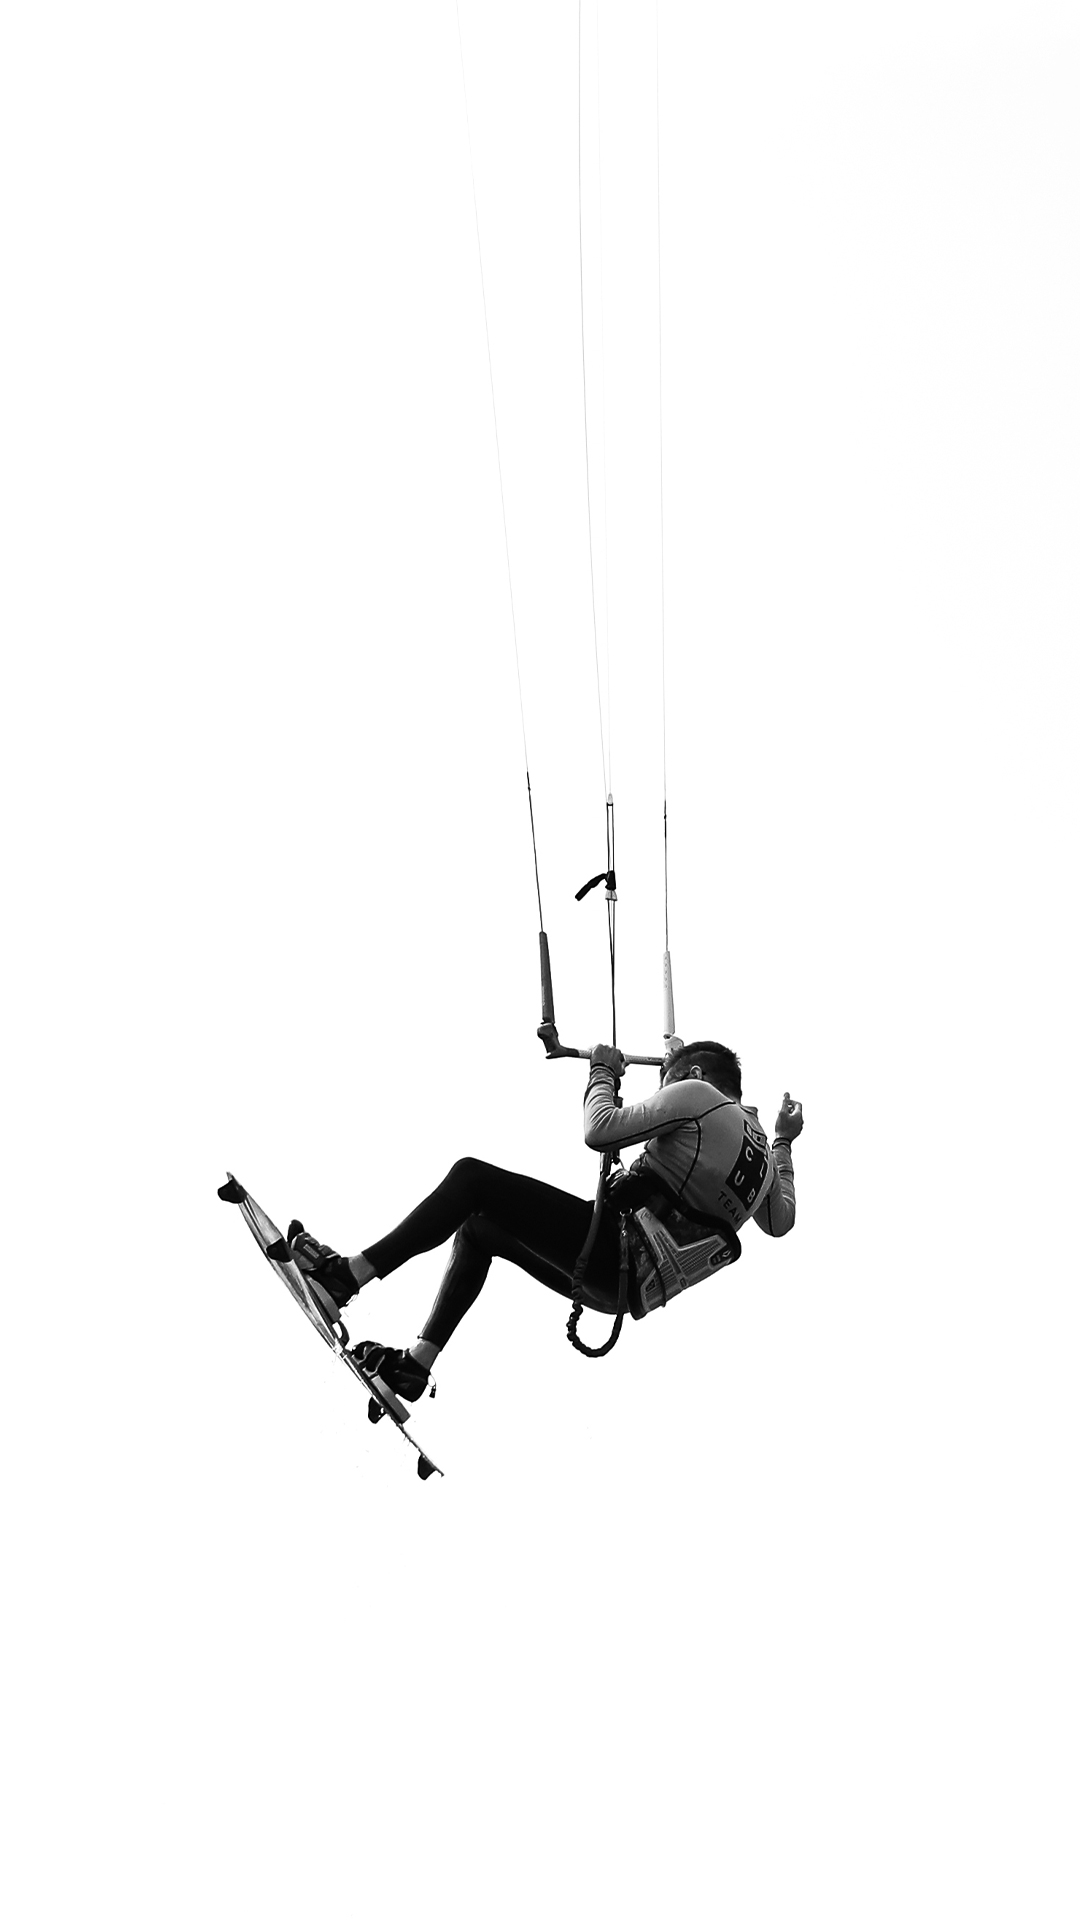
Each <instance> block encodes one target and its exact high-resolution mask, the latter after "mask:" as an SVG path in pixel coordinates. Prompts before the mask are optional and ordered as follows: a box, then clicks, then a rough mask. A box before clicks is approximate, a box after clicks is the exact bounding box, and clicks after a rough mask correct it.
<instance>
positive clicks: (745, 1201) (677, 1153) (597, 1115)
mask: <svg viewBox="0 0 1080 1920" xmlns="http://www.w3.org/2000/svg"><path fill="white" fill-rule="evenodd" d="M642 1141H644V1142H645V1151H644V1153H643V1154H642V1155H641V1157H640V1159H639V1160H638V1161H637V1162H635V1165H636V1166H638V1167H640V1168H641V1169H642V1171H646V1172H649V1173H652V1174H654V1175H655V1176H656V1178H657V1179H658V1180H660V1181H661V1182H662V1184H663V1185H664V1186H665V1187H666V1188H667V1190H668V1192H669V1193H671V1194H672V1195H673V1197H674V1198H675V1199H676V1200H677V1201H678V1200H681V1201H683V1202H684V1203H685V1204H686V1205H687V1206H689V1207H692V1208H693V1209H694V1211H695V1212H697V1213H703V1214H707V1215H708V1216H709V1217H710V1218H712V1219H724V1220H727V1221H729V1222H730V1224H731V1225H732V1226H733V1227H734V1228H735V1230H736V1232H737V1231H738V1230H739V1228H740V1227H743V1226H745V1224H746V1222H747V1220H749V1219H754V1220H756V1221H757V1224H758V1226H759V1227H761V1228H762V1230H763V1231H764V1232H765V1233H768V1234H772V1235H774V1236H779V1235H780V1234H782V1233H787V1232H789V1230H790V1229H791V1228H792V1227H793V1226H794V1224H795V1180H794V1175H793V1173H792V1167H791V1147H790V1144H789V1143H788V1142H787V1141H786V1140H777V1141H775V1142H774V1144H773V1146H772V1147H771V1148H770V1146H769V1143H768V1141H767V1139H766V1137H765V1134H764V1133H763V1131H762V1128H761V1122H760V1120H759V1119H758V1113H757V1108H756V1107H747V1106H741V1105H740V1104H739V1102H738V1101H737V1100H732V1099H731V1098H729V1096H728V1095H727V1094H726V1093H720V1092H719V1091H718V1090H717V1088H716V1087H713V1086H710V1085H709V1083H708V1081H707V1080H674V1081H672V1083H671V1084H670V1086H666V1087H660V1088H659V1090H658V1091H657V1092H656V1093H653V1094H650V1095H649V1097H648V1099H646V1100H637V1101H635V1102H633V1104H627V1105H626V1106H624V1107H618V1106H616V1104H615V1076H614V1074H613V1073H612V1071H611V1068H610V1067H602V1066H595V1067H593V1068H592V1071H591V1072H590V1074H589V1084H588V1086H587V1088H586V1090H585V1144H586V1146H587V1147H593V1148H595V1150H596V1152H597V1153H603V1152H605V1151H606V1150H607V1149H608V1148H612V1149H614V1148H617V1147H618V1148H622V1147H629V1146H637V1145H639V1144H640V1143H641V1142H642Z"/></svg>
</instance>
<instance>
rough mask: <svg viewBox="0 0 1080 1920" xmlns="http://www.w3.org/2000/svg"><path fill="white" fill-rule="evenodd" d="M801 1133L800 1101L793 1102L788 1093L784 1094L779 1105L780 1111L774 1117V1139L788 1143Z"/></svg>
mask: <svg viewBox="0 0 1080 1920" xmlns="http://www.w3.org/2000/svg"><path fill="white" fill-rule="evenodd" d="M801 1132H802V1101H801V1100H793V1099H792V1097H791V1095H790V1093H785V1095H784V1098H783V1100H782V1101H781V1103H780V1111H779V1113H778V1114H777V1116H776V1138H777V1139H778V1140H787V1141H788V1142H790V1141H792V1140H794V1139H796V1138H797V1137H798V1135H799V1134H800V1133H801Z"/></svg>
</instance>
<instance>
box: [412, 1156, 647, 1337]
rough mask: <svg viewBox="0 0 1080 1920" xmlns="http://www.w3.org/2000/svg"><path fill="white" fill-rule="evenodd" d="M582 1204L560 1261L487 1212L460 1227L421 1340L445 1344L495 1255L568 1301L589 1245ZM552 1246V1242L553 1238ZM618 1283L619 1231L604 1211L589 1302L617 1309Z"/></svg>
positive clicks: (610, 1310) (605, 1310) (587, 1288)
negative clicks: (581, 1256) (581, 1257)
mask: <svg viewBox="0 0 1080 1920" xmlns="http://www.w3.org/2000/svg"><path fill="white" fill-rule="evenodd" d="M534 1184H539V1183H534ZM567 1197H569V1196H567ZM580 1204H581V1205H583V1206H585V1210H586V1216H587V1217H586V1220H585V1224H584V1227H583V1228H582V1229H581V1231H580V1233H578V1231H577V1230H578V1228H580V1227H581V1221H580V1219H578V1220H576V1222H575V1231H574V1236H573V1237H572V1238H571V1239H569V1240H565V1241H563V1242H562V1244H561V1246H560V1249H559V1250H560V1253H561V1255H562V1258H561V1259H560V1262H559V1263H558V1264H556V1263H555V1262H553V1261H551V1260H546V1259H544V1258H543V1256H542V1255H540V1254H538V1253H537V1252H535V1251H534V1250H533V1248H532V1247H530V1246H527V1245H526V1244H525V1243H524V1242H523V1241H522V1240H519V1239H518V1238H517V1237H516V1236H515V1235H513V1234H510V1233H507V1232H506V1231H505V1229H504V1228H502V1227H500V1226H497V1225H496V1224H495V1222H494V1221H492V1220H490V1219H489V1218H488V1217H487V1215H486V1214H474V1215H473V1216H472V1218H471V1219H469V1220H467V1221H466V1222H465V1225H464V1226H463V1227H461V1228H460V1229H459V1231H458V1234H457V1237H456V1238H455V1241H454V1248H453V1252H452V1253H451V1255H450V1260H449V1263H448V1265H447V1269H446V1273H445V1275H444V1276H443V1282H442V1285H441V1287H440V1288H439V1291H438V1294H437V1295H436V1298H435V1304H434V1306H433V1307H432V1309H431V1312H430V1314H429V1315H428V1317H427V1320H426V1321H425V1323H424V1327H423V1329H422V1331H421V1334H420V1340H421V1341H422V1342H428V1341H430V1342H431V1343H432V1345H433V1346H434V1347H436V1348H441V1347H444V1346H445V1345H446V1342H447V1341H448V1340H449V1338H450V1335H451V1334H452V1333H453V1332H454V1331H455V1329H456V1328H457V1327H458V1326H459V1325H460V1323H461V1321H462V1320H463V1319H464V1317H465V1315H466V1313H467V1312H468V1311H469V1308H470V1307H471V1306H472V1305H473V1304H474V1302H475V1301H476V1299H477V1298H478V1296H479V1294H480V1291H481V1288H482V1287H483V1284H484V1281H485V1280H486V1279H487V1276H488V1270H489V1268H490V1266H491V1262H492V1260H493V1259H496V1258H498V1259H501V1260H509V1261H510V1262H512V1264H513V1265H514V1266H516V1267H520V1268H521V1269H522V1271H523V1272H525V1273H528V1274H531V1275H532V1277H533V1279H534V1280H539V1281H540V1283H541V1285H543V1286H545V1287H550V1288H551V1290H552V1292H553V1293H558V1294H561V1295H562V1297H563V1299H564V1300H569V1299H570V1298H571V1297H572V1295H573V1272H574V1267H575V1265H576V1263H577V1259H578V1256H579V1254H580V1253H581V1249H582V1247H583V1245H584V1243H585V1235H586V1233H587V1232H588V1226H589V1218H591V1209H590V1208H589V1207H588V1205H587V1203H585V1202H581V1203H580ZM547 1244H548V1245H550V1244H551V1241H550V1238H549V1239H548V1240H547ZM618 1287H619V1230H618V1225H617V1223H616V1222H615V1220H614V1219H613V1217H612V1216H611V1215H610V1214H606V1213H605V1215H604V1216H603V1217H602V1219H601V1223H600V1232H599V1234H598V1236H597V1240H596V1244H595V1246H594V1248H593V1250H592V1254H591V1255H590V1258H589V1268H588V1275H587V1279H586V1282H585V1298H586V1301H587V1304H588V1305H589V1306H590V1307H595V1308H596V1310H597V1311H598V1312H600V1313H615V1312H616V1310H617V1305H618Z"/></svg>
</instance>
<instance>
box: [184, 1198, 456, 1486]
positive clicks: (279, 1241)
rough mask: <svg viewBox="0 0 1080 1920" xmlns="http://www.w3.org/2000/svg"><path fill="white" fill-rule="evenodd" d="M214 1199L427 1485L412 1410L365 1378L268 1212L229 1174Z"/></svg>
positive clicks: (322, 1296)
mask: <svg viewBox="0 0 1080 1920" xmlns="http://www.w3.org/2000/svg"><path fill="white" fill-rule="evenodd" d="M218 1199H219V1200H227V1201H230V1202H231V1203H232V1205H234V1206H238V1207H239V1209H240V1211H241V1213H242V1214H243V1216H244V1219H245V1220H246V1221H247V1224H248V1226H249V1227H250V1229H251V1232H252V1234H253V1236H254V1238H255V1240H256V1241H257V1242H258V1244H259V1246H260V1247H261V1248H262V1251H263V1253H264V1254H265V1255H266V1258H267V1259H268V1260H269V1262H270V1265H271V1266H272V1267H273V1269H274V1271H275V1273H276V1274H277V1275H278V1277H279V1279H281V1280H283V1281H284V1283H285V1285H286V1287H287V1288H288V1290H289V1292H290V1293H291V1295H292V1297H293V1299H294V1300H295V1301H296V1304H297V1306H298V1307H299V1308H300V1309H301V1311H302V1312H303V1314H304V1315H305V1317H306V1318H307V1319H308V1320H310V1322H311V1324H312V1326H313V1327H314V1328H315V1331H316V1333H318V1334H321V1335H322V1338H323V1339H324V1340H325V1341H326V1344H327V1346H328V1347H331V1348H333V1351H334V1352H335V1353H336V1354H337V1356H338V1359H339V1360H344V1362H345V1365H346V1366H347V1367H348V1369H349V1372H350V1373H353V1374H355V1375H356V1378H357V1379H358V1380H359V1382H360V1385H361V1386H362V1387H363V1389H364V1391H365V1393H366V1394H367V1396H368V1419H369V1420H372V1421H378V1420H381V1419H383V1417H384V1416H385V1417H386V1418H388V1419H389V1420H390V1422H391V1424H392V1425H393V1426H395V1427H396V1428H397V1430H398V1432H399V1433H400V1434H401V1436H402V1438H403V1439H404V1440H407V1441H408V1443H409V1445H410V1447H412V1448H413V1449H414V1450H415V1452H416V1454H417V1456H418V1458H417V1462H416V1471H417V1473H418V1474H419V1475H420V1478H421V1480H427V1479H429V1478H430V1476H431V1475H432V1474H433V1473H438V1474H442V1468H441V1467H437V1466H436V1465H435V1462H434V1460H433V1459H432V1458H431V1456H430V1454H427V1453H425V1452H424V1449H423V1447H422V1446H421V1445H420V1442H419V1441H418V1440H417V1439H416V1438H415V1437H414V1436H413V1435H412V1434H411V1433H409V1432H408V1430H407V1428H406V1425H405V1423H406V1421H407V1420H408V1419H409V1417H410V1410H409V1408H408V1407H407V1406H406V1405H405V1402H404V1401H403V1400H400V1399H399V1398H398V1396H397V1394H396V1393H394V1392H393V1391H392V1390H391V1388H389V1387H388V1386H387V1385H386V1382H385V1381H384V1380H379V1379H377V1378H375V1376H374V1375H372V1374H368V1373H365V1372H364V1370H363V1367H362V1366H361V1364H360V1361H359V1360H358V1358H357V1356H356V1355H355V1354H354V1353H350V1351H349V1348H348V1346H347V1344H346V1343H347V1340H348V1335H347V1334H346V1332H345V1328H344V1327H343V1326H342V1324H341V1321H340V1320H339V1319H338V1318H337V1308H336V1307H335V1306H334V1304H333V1302H332V1301H331V1299H330V1296H329V1295H328V1294H327V1293H325V1292H324V1291H323V1289H322V1288H321V1287H318V1288H316V1287H315V1286H313V1285H312V1283H311V1281H310V1280H308V1279H307V1278H306V1276H305V1275H304V1274H303V1273H302V1272H301V1270H300V1268H299V1267H298V1266H297V1264H296V1261H295V1260H294V1259H293V1257H292V1255H291V1253H290V1252H289V1243H288V1241H287V1240H286V1239H285V1238H284V1236H283V1235H282V1234H281V1233H280V1232H279V1230H278V1228H277V1227H275V1225H274V1223H273V1221H272V1220H271V1218H270V1215H269V1214H268V1213H264V1212H263V1209H262V1208H261V1207H260V1205H259V1203H258V1201H257V1200H253V1199H252V1197H251V1195H250V1193H248V1191H247V1189H246V1188H245V1187H242V1186H241V1185H240V1182H239V1180H237V1178H236V1176H235V1174H231V1173H230V1174H229V1176H228V1178H227V1180H226V1182H225V1185H224V1186H223V1187H219V1188H218Z"/></svg>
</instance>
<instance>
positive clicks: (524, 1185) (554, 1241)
mask: <svg viewBox="0 0 1080 1920" xmlns="http://www.w3.org/2000/svg"><path fill="white" fill-rule="evenodd" d="M478 1213H482V1214H483V1215H484V1216H485V1218H486V1219H487V1220H489V1221H490V1222H491V1224H492V1225H493V1226H496V1227H501V1228H502V1230H503V1232H504V1233H506V1234H508V1235H509V1236H510V1237H511V1238H512V1239H514V1240H517V1241H520V1242H521V1243H522V1245H523V1246H524V1247H526V1248H528V1249H529V1251H530V1252H532V1253H534V1254H536V1255H539V1257H540V1258H541V1259H542V1260H547V1261H549V1262H550V1263H551V1264H552V1265H553V1266H557V1267H559V1268H561V1269H562V1270H563V1271H564V1272H568V1273H572V1272H573V1269H574V1261H575V1260H576V1259H577V1256H578V1253H579V1252H580V1251H581V1248H582V1246H583V1244H584V1241H585V1235H586V1234H587V1233H588V1231H589V1222H590V1220H591V1219H592V1201H591V1200H581V1199H579V1198H578V1196H577V1195H576V1194H572V1193H564V1192H563V1191H562V1189H561V1188H560V1187H549V1186H547V1185H546V1183H545V1182H544V1181H543V1180H532V1179H530V1178H529V1176H528V1175H527V1174H523V1173H507V1172H506V1171H505V1169H504V1168H502V1167H493V1166H491V1165H490V1164H489V1163H488V1162H487V1161H486V1160H458V1161H456V1162H455V1164H454V1165H453V1166H452V1167H451V1169H450V1171H449V1173H448V1174H447V1176H446V1178H445V1180H443V1181H441V1182H440V1184H439V1185H438V1186H437V1187H436V1188H435V1191H434V1193H430V1194H429V1195H428V1197H427V1199H426V1200H421V1202H420V1205H419V1206H418V1207H415V1208H414V1209H413V1211H412V1213H410V1214H409V1215H408V1217H407V1218H406V1219H405V1220H403V1221H402V1222H401V1225H400V1226H398V1227H395V1228H394V1230H393V1232H392V1233H388V1234H387V1235H386V1236H385V1238H384V1239H382V1240H378V1241H376V1242H375V1244H374V1245H373V1246H370V1247H365V1248H364V1258H365V1259H366V1260H368V1261H370V1263H371V1265H372V1267H373V1268H374V1270H375V1272H376V1273H377V1274H379V1275H381V1276H382V1277H383V1278H385V1276H386V1275H387V1274H389V1273H393V1272H394V1271H395V1269H396V1268H398V1267H400V1266H403V1265H404V1264H405V1262H406V1260H412V1259H414V1258H415V1256H416V1255H417V1254H418V1253H429V1252H430V1251H431V1249H432V1248H433V1247H439V1246H441V1245H442V1244H443V1242H444V1241H445V1240H449V1239H450V1237H451V1235H452V1234H454V1233H456V1232H457V1230H458V1228H459V1227H463V1226H464V1225H465V1222H466V1221H467V1220H468V1219H470V1218H471V1216H472V1215H473V1214H478ZM506 1257H507V1258H509V1259H512V1258H513V1255H507V1256H506ZM489 1259H490V1255H489ZM482 1284H483V1282H482V1281H481V1285H482Z"/></svg>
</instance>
